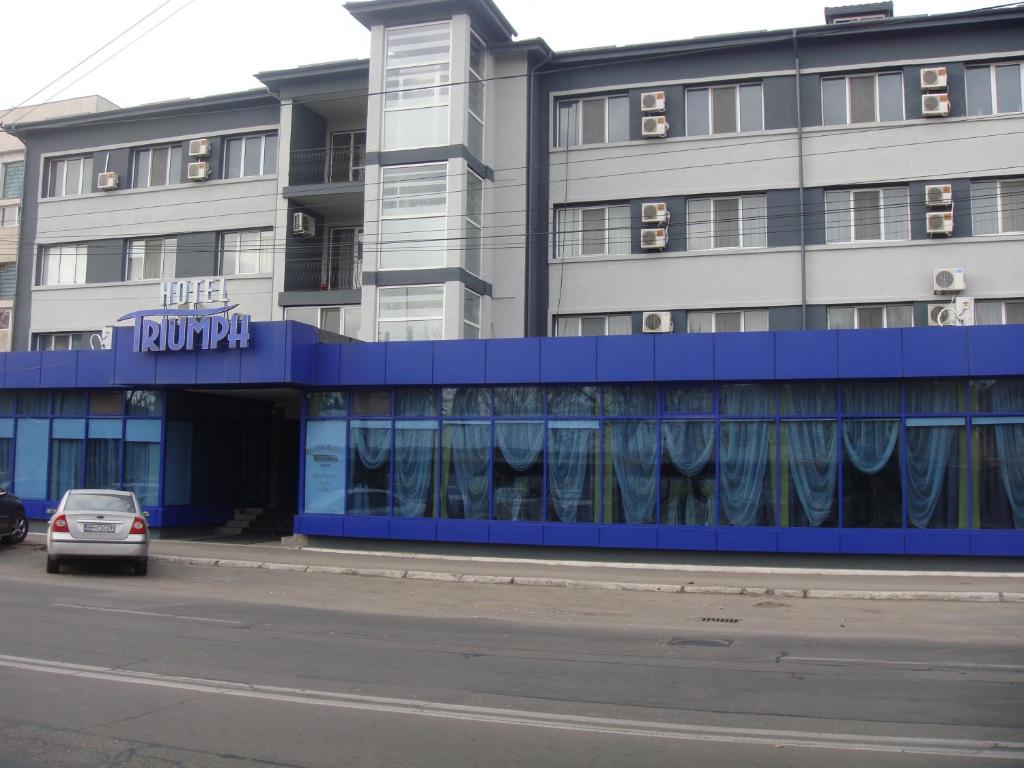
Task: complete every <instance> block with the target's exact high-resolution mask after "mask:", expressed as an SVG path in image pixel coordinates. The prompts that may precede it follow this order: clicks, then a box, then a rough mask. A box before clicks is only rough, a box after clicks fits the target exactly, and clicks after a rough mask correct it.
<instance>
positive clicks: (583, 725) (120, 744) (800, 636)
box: [0, 545, 1024, 768]
mask: <svg viewBox="0 0 1024 768" xmlns="http://www.w3.org/2000/svg"><path fill="white" fill-rule="evenodd" d="M43 563H44V558H43V555H42V553H40V552H38V551H33V548H32V547H30V546H27V545H22V546H20V547H16V548H13V549H5V550H3V551H0V721H2V722H3V725H0V742H2V743H0V766H2V767H3V768H8V767H9V766H12V767H16V768H22V767H27V766H33V767H34V766H47V768H50V767H58V768H59V767H61V766H161V767H164V766H168V765H184V766H215V767H217V768H220V767H221V766H232V767H234V766H242V765H256V766H330V767H331V768H334V767H336V766H489V767H494V766H549V765H550V766H560V767H562V766H566V767H568V766H615V768H622V767H623V766H645V767H646V766H669V765H671V766H674V767H675V766H679V765H693V766H730V768H731V767H732V766H738V765H749V766H821V765H826V764H827V765H829V766H830V768H839V767H840V766H889V765H892V766H928V767H929V768H931V767H932V766H954V765H955V766H986V765H993V766H1013V765H1024V606H1022V605H1021V604H1006V603H995V604H970V603H958V604H942V603H864V602H861V601H833V600H818V601H795V602H793V603H787V602H785V601H776V600H764V599H758V598H754V597H731V596H726V597H721V598H715V599H709V598H707V597H704V596H700V595H663V594H646V593H601V592H582V591H580V592H577V591H574V590H567V589H552V588H536V589H525V588H511V587H505V586H499V585H475V584H444V583H429V582H421V583H410V582H407V581H394V580H387V579H379V580H378V579H367V578H358V577H342V576H328V575H314V574H295V573H281V572H270V571H255V570H243V569H237V570H236V569H229V568H205V567H198V566H187V565H170V564H165V563H153V564H151V570H150V576H149V577H147V578H145V579H140V578H136V577H133V576H130V575H126V573H121V572H119V571H118V570H117V569H113V568H106V567H81V568H76V569H75V570H74V571H73V572H72V573H66V574H63V575H60V576H47V575H45V573H44V572H43ZM704 619H714V621H705V620H704ZM730 619H735V621H723V620H730Z"/></svg>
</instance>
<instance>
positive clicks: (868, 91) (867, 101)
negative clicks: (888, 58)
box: [821, 72, 904, 125]
mask: <svg viewBox="0 0 1024 768" xmlns="http://www.w3.org/2000/svg"><path fill="white" fill-rule="evenodd" d="M903 116H904V112H903V74H902V73H901V72H883V73H880V74H868V75H849V76H846V77H823V78H822V79H821V121H822V125H849V124H853V123H880V122H886V121H890V120H902V119H903Z"/></svg>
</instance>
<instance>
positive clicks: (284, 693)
mask: <svg viewBox="0 0 1024 768" xmlns="http://www.w3.org/2000/svg"><path fill="white" fill-rule="evenodd" d="M0 667H7V668H11V669H23V670H27V671H31V672H41V673H47V674H56V675H65V676H69V677H76V678H80V679H87V680H101V681H105V682H113V683H125V684H129V685H147V686H154V687H160V688H171V689H177V690H183V691H194V692H198V693H208V694H214V695H223V696H235V697H240V698H247V699H258V700H263V701H274V702H279V703H289V704H306V705H312V706H319V707H332V708H337V709H353V710H360V711H364V712H379V713H386V714H395V715H413V716H418V717H434V718H442V719H447V720H464V721H471V722H478V723H488V724H495V725H512V726H526V727H531V728H549V729H557V730H566V731H578V732H585V733H600V734H610V735H616V736H634V737H641V738H660V739H680V740H686V741H709V742H727V743H736V744H756V745H770V746H777V745H782V746H791V747H814V748H819V749H832V750H855V751H870V752H889V753H902V754H918V755H941V756H944V757H963V758H984V759H988V760H991V759H1004V760H1016V761H1020V760H1022V759H1024V743H1021V742H1004V741H981V740H970V739H931V738H916V737H901V736H871V735H859V734H841V733H811V732H807V731H784V730H768V729H756V728H729V727H719V726H709V725H690V724H686V723H661V722H645V721H638V720H620V719H614V718H603V717H584V716H578V715H560V714H553V713H547V712H531V711H528V710H518V709H500V708H494V707H475V706H464V705H458V704H445V703H442V702H433V701H419V700H414V699H397V698H388V697H380V696H360V695H357V694H348V693H337V692H334V691H323V690H309V689H303V688H282V687H278V686H265V685H246V684H244V683H234V682H228V681H223V680H208V679H203V678H194V677H179V676H175V675H161V674H156V673H152V672H136V671H132V670H126V669H114V668H112V667H100V666H92V665H86V664H70V663H66V662H59V661H50V660H46V659H33V658H27V657H23V656H6V655H0Z"/></svg>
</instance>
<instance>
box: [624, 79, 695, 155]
mask: <svg viewBox="0 0 1024 768" xmlns="http://www.w3.org/2000/svg"><path fill="white" fill-rule="evenodd" d="M654 90H663V91H665V112H664V116H665V119H666V120H667V121H668V135H669V136H685V135H686V92H685V90H684V89H683V87H682V86H679V85H670V86H667V87H665V88H654V87H651V88H633V89H631V90H630V91H629V119H630V125H629V138H630V141H642V140H643V138H644V137H643V117H644V112H642V111H641V110H640V95H641V94H643V93H647V92H648V91H654ZM650 114H651V115H656V114H658V113H657V112H651V113H650Z"/></svg>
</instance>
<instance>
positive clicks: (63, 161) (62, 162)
mask: <svg viewBox="0 0 1024 768" xmlns="http://www.w3.org/2000/svg"><path fill="white" fill-rule="evenodd" d="M91 191H92V155H88V156H85V157H62V158H52V159H50V160H47V161H46V187H45V194H44V195H43V196H44V197H70V196H72V195H82V194H85V193H87V192H91Z"/></svg>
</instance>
